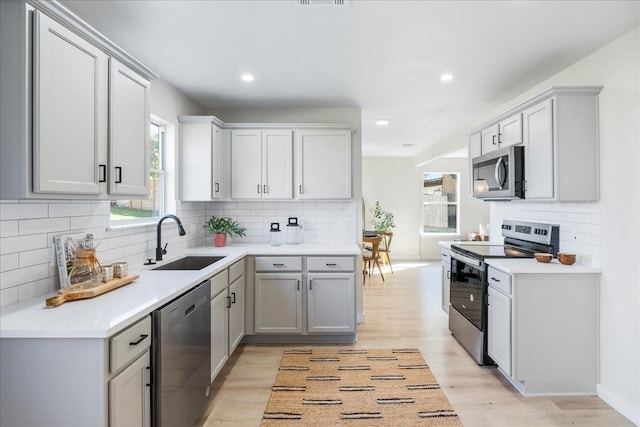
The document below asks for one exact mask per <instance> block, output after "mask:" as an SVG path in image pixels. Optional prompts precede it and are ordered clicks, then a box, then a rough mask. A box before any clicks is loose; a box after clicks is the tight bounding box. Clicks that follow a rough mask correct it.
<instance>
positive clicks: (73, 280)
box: [69, 249, 102, 289]
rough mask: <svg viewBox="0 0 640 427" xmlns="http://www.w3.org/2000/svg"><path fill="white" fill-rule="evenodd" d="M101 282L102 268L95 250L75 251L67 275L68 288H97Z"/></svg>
mask: <svg viewBox="0 0 640 427" xmlns="http://www.w3.org/2000/svg"><path fill="white" fill-rule="evenodd" d="M101 280H102V266H101V265H100V263H99V262H98V258H96V250H95V249H76V250H75V259H74V260H73V267H72V268H71V272H70V273H69V287H70V288H73V289H87V288H93V287H94V286H98V285H99V284H100V281H101Z"/></svg>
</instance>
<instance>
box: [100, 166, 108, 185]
mask: <svg viewBox="0 0 640 427" xmlns="http://www.w3.org/2000/svg"><path fill="white" fill-rule="evenodd" d="M98 167H99V168H100V176H99V177H98V182H107V165H98Z"/></svg>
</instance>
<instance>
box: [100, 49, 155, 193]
mask: <svg viewBox="0 0 640 427" xmlns="http://www.w3.org/2000/svg"><path fill="white" fill-rule="evenodd" d="M109 62H110V69H109V194H113V195H118V196H123V195H126V196H147V195H148V194H149V119H150V113H149V89H150V82H149V81H148V80H146V79H145V78H143V77H141V76H140V75H138V74H136V73H135V72H134V71H133V70H131V69H130V68H129V67H127V66H126V65H124V64H122V63H120V62H119V61H117V60H116V59H114V58H110V60H109Z"/></svg>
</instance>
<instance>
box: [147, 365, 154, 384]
mask: <svg viewBox="0 0 640 427" xmlns="http://www.w3.org/2000/svg"><path fill="white" fill-rule="evenodd" d="M147 372H148V373H149V374H148V378H149V382H148V383H147V384H146V386H147V387H151V378H153V377H152V375H151V366H147Z"/></svg>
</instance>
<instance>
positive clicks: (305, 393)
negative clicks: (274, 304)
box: [262, 349, 462, 427]
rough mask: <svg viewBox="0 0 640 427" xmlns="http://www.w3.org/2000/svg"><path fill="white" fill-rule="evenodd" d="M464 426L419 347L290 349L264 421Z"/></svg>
mask: <svg viewBox="0 0 640 427" xmlns="http://www.w3.org/2000/svg"><path fill="white" fill-rule="evenodd" d="M326 425H346V426H350V425H354V426H356V425H357V426H367V427H369V426H443V427H444V426H447V427H448V426H461V425H462V424H461V423H460V421H459V420H458V416H457V415H456V413H455V412H454V411H453V408H452V407H451V404H450V403H449V401H448V400H447V398H446V396H445V395H444V393H443V392H442V390H441V389H440V386H439V385H438V383H437V382H436V380H435V378H434V377H433V375H432V374H431V370H430V369H429V366H428V365H427V364H426V363H425V361H424V359H423V358H422V355H421V354H420V351H419V350H417V349H388V350H387V349H385V350H378V349H377V350H333V351H329V350H287V351H285V353H284V356H283V357H282V362H281V363H280V369H279V371H278V375H277V376H276V380H275V383H274V385H273V388H272V390H271V397H270V398H269V402H268V404H267V408H266V410H265V413H264V416H263V420H262V426H263V427H271V426H305V427H306V426H326Z"/></svg>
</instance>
